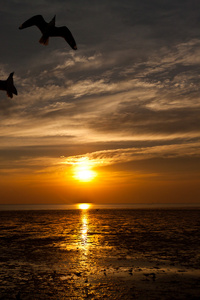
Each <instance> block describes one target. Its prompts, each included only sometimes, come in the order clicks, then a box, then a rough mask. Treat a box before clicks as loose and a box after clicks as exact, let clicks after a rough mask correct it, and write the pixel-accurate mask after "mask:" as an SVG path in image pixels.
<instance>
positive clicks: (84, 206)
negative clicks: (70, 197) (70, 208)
mask: <svg viewBox="0 0 200 300" xmlns="http://www.w3.org/2000/svg"><path fill="white" fill-rule="evenodd" d="M90 206H91V205H90V204H89V203H80V204H78V208H79V209H88V208H90Z"/></svg>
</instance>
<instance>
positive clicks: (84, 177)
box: [74, 164, 96, 182]
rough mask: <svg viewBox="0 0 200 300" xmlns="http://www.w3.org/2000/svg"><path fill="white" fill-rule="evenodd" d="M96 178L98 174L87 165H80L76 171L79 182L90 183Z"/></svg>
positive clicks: (75, 176)
mask: <svg viewBox="0 0 200 300" xmlns="http://www.w3.org/2000/svg"><path fill="white" fill-rule="evenodd" d="M95 176H96V173H95V172H94V171H92V170H91V168H90V166H88V165H87V164H80V165H78V166H76V167H75V169H74V178H75V179H77V180H79V181H83V182H88V181H91V180H93V179H94V177H95Z"/></svg>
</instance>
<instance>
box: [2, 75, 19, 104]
mask: <svg viewBox="0 0 200 300" xmlns="http://www.w3.org/2000/svg"><path fill="white" fill-rule="evenodd" d="M13 74H14V72H12V73H10V75H9V76H8V78H7V80H0V90H2V91H6V92H7V95H8V97H9V98H12V97H13V94H15V95H17V90H16V88H15V86H14V82H13Z"/></svg>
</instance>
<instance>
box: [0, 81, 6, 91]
mask: <svg viewBox="0 0 200 300" xmlns="http://www.w3.org/2000/svg"><path fill="white" fill-rule="evenodd" d="M0 90H2V91H5V90H6V80H0Z"/></svg>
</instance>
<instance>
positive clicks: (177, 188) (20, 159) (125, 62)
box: [0, 0, 200, 204]
mask: <svg viewBox="0 0 200 300" xmlns="http://www.w3.org/2000/svg"><path fill="white" fill-rule="evenodd" d="M199 12H200V2H198V1H195V0H191V1H186V0H163V1H161V0H153V1H149V0H123V1H122V0H109V1H108V0H101V1H100V0H99V1H97V0H84V1H83V0H75V1H74V0H69V1H64V0H55V1H54V0H49V1H47V0H34V1H25V0H23V1H21V0H8V1H4V3H3V5H1V7H0V22H1V31H0V40H1V47H0V79H1V80H5V79H6V78H7V77H8V75H9V74H10V73H11V72H13V71H14V72H15V74H14V83H15V86H16V88H17V90H18V96H15V95H14V97H13V99H10V98H8V97H7V95H6V92H5V91H0V204H15V203H19V204H26V203H27V204H29V203H33V204H40V203H41V204H69V203H74V202H93V203H188V204H189V203H200V14H199ZM37 14H42V15H43V17H44V19H45V20H46V21H47V22H49V21H50V20H51V19H52V18H53V16H54V15H56V25H57V26H63V25H66V26H67V27H68V28H69V29H70V30H71V32H72V34H73V36H74V38H75V40H76V42H77V47H78V50H77V51H73V50H72V49H71V48H70V47H69V45H68V44H67V43H66V42H65V40H64V39H62V38H50V42H49V45H48V46H43V45H41V44H39V42H38V41H39V39H40V37H41V32H40V31H39V30H38V28H36V27H31V28H27V29H24V30H19V29H18V27H19V26H20V25H21V24H22V23H23V22H24V21H26V20H27V19H29V18H30V17H32V16H34V15H37Z"/></svg>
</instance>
